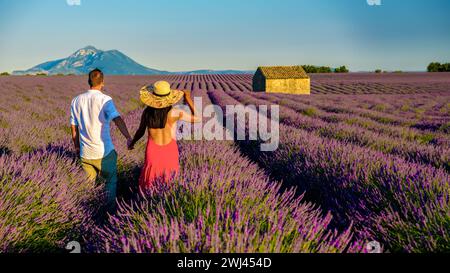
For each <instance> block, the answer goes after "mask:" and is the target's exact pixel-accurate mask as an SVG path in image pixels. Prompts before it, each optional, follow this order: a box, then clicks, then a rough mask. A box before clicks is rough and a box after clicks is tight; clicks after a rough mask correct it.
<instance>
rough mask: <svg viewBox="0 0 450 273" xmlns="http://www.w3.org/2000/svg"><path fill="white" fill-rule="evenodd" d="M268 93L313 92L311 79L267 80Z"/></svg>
mask: <svg viewBox="0 0 450 273" xmlns="http://www.w3.org/2000/svg"><path fill="white" fill-rule="evenodd" d="M266 92H267V93H286V94H299V95H300V94H301V95H310V94H311V80H310V79H273V80H266Z"/></svg>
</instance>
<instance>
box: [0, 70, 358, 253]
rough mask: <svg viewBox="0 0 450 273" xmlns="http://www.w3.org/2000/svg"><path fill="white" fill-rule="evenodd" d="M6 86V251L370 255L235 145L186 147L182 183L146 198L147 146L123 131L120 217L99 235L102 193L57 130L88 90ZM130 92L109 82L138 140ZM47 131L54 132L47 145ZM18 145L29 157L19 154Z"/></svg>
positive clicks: (0, 194) (2, 168)
mask: <svg viewBox="0 0 450 273" xmlns="http://www.w3.org/2000/svg"><path fill="white" fill-rule="evenodd" d="M8 84H9V86H8V87H7V89H6V88H5V89H3V86H2V90H1V91H2V96H3V95H5V96H4V98H5V100H4V101H2V104H1V107H3V108H5V109H6V110H7V112H6V113H4V112H2V118H4V120H6V122H8V126H6V128H3V129H6V130H4V131H3V132H4V133H7V134H2V135H1V138H0V139H1V140H2V141H3V142H4V143H7V145H8V146H7V147H6V148H5V151H4V152H2V153H1V154H0V189H1V190H0V216H1V217H0V239H1V240H0V242H1V243H0V252H50V251H64V247H65V245H66V244H67V243H68V242H69V241H73V240H75V241H78V242H80V243H81V244H82V248H83V251H94V252H359V251H364V244H363V242H362V241H359V240H355V239H354V238H353V236H352V233H351V227H350V226H348V227H347V228H345V229H344V230H343V231H342V232H341V233H338V232H336V231H334V230H333V229H332V228H330V227H329V225H330V222H331V220H332V216H331V214H330V213H325V215H323V214H322V211H321V210H319V209H318V208H317V207H315V206H314V205H313V204H311V203H307V202H305V201H302V199H301V198H299V197H295V195H294V192H293V191H288V192H285V193H283V194H279V188H280V184H279V183H276V182H271V181H270V180H269V179H268V177H267V176H266V175H265V174H264V171H263V170H261V169H259V168H258V167H257V166H256V165H255V164H254V163H251V162H250V161H249V160H248V159H246V158H245V157H243V156H242V155H241V154H240V152H239V151H237V150H236V148H235V147H234V146H233V145H232V143H226V142H185V143H182V144H181V145H180V147H181V162H182V174H181V175H180V177H179V178H178V179H177V180H176V181H174V183H173V184H172V185H171V186H170V187H167V186H162V185H161V186H160V187H159V188H158V190H156V191H154V192H149V193H146V195H144V196H141V195H139V194H138V193H137V191H136V187H135V185H136V182H137V181H136V178H137V175H138V174H139V168H140V166H141V165H142V162H143V156H144V149H145V143H144V142H143V141H142V142H141V143H139V145H137V146H136V150H135V151H132V152H130V151H127V150H126V147H125V143H124V141H123V140H122V139H121V138H120V136H119V133H118V132H117V130H114V131H113V138H114V142H115V146H116V149H117V150H118V153H119V154H120V157H119V163H118V164H119V176H120V187H119V188H121V190H120V195H119V200H118V201H119V203H120V210H119V212H118V213H117V215H113V216H111V217H109V218H108V219H107V223H106V225H103V226H102V227H99V226H97V224H98V222H97V220H101V219H98V218H99V217H101V216H102V214H101V213H99V211H98V208H99V207H101V204H102V194H101V190H100V188H99V187H98V185H95V184H94V183H91V182H88V181H86V180H85V178H84V175H83V172H82V170H81V169H80V166H79V163H78V161H77V159H76V155H74V154H73V152H72V147H71V142H70V140H69V135H68V134H67V133H68V132H66V131H65V130H62V131H61V132H59V129H58V128H62V127H64V126H67V122H68V119H67V117H68V105H69V104H70V98H71V97H72V96H73V95H74V94H75V93H76V92H80V91H79V90H77V89H78V88H79V89H82V85H81V84H82V83H80V82H79V81H74V82H70V81H69V82H65V81H63V80H60V79H57V78H55V79H52V80H49V79H43V80H41V81H40V82H39V81H36V82H35V81H30V82H25V83H24V82H22V83H16V82H10V83H8ZM28 84H29V86H28ZM122 84H124V85H122ZM125 84H127V85H126V88H129V87H128V85H130V83H126V82H125V83H123V82H120V83H117V84H115V83H111V82H110V83H109V84H108V91H109V94H110V95H111V96H112V97H113V98H114V99H115V101H116V103H117V104H118V105H119V108H120V109H121V110H122V111H123V112H124V113H125V112H126V113H127V114H126V116H125V119H126V122H127V124H128V125H129V126H130V129H131V130H132V131H133V130H135V129H136V127H137V126H138V124H139V118H140V114H141V112H142V110H141V109H140V107H139V104H136V103H134V101H132V100H131V99H132V98H133V97H135V95H136V93H137V92H136V91H135V90H130V89H125ZM134 85H136V87H137V86H139V85H140V83H138V84H134ZM119 89H122V92H119V91H115V90H119ZM110 90H114V91H112V92H111V91H110ZM201 95H202V96H203V97H204V98H205V101H206V100H207V95H206V94H205V93H202V94H201ZM24 97H25V98H24ZM28 100H29V101H28ZM14 105H15V106H17V109H15V108H13V107H12V106H14ZM32 113H36V114H32ZM44 114H45V115H49V117H48V119H42V118H41V117H42V116H43V115H44ZM50 116H51V117H52V118H50ZM16 126H19V127H20V129H21V130H16V129H15V127H16ZM29 126H32V127H33V128H35V129H34V130H35V131H33V132H31V131H29V130H28V129H29ZM49 128H50V129H49ZM46 130H54V131H49V133H48V136H47V139H46V140H44V141H43V140H42V139H41V138H40V137H43V136H44V132H45V131H46ZM23 134H26V135H25V136H24V135H23ZM31 136H33V138H30V137H31ZM18 139H21V140H22V141H24V142H25V143H27V144H29V148H28V149H26V150H21V149H18V150H16V149H15V148H16V146H15V145H16V140H18ZM5 140H6V141H5ZM34 141H38V143H37V144H35V143H33V142H34ZM6 149H8V151H7V152H6ZM129 188H130V189H131V191H130V189H129Z"/></svg>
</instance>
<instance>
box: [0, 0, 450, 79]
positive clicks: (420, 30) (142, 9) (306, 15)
mask: <svg viewBox="0 0 450 273" xmlns="http://www.w3.org/2000/svg"><path fill="white" fill-rule="evenodd" d="M381 3H382V5H381V6H369V5H368V4H367V1H366V0H148V1H144V0H126V1H125V0H81V5H80V6H70V5H68V4H67V1H66V0H0V71H12V70H17V69H27V68H30V67H31V66H34V65H36V64H39V63H42V62H44V61H48V60H53V59H58V58H63V57H67V56H68V55H70V54H72V53H73V52H74V51H76V50H77V49H79V48H82V47H84V46H87V45H93V46H95V47H97V48H100V49H105V50H106V49H118V50H120V51H122V52H123V53H125V54H126V55H128V56H130V57H131V58H133V59H134V60H136V61H137V62H139V63H141V64H143V65H146V66H148V67H151V68H156V69H164V70H170V71H184V70H194V69H203V68H211V69H245V70H253V69H255V68H256V67H257V66H258V65H289V64H316V65H329V66H338V65H347V66H348V67H350V69H351V70H353V71H361V70H374V69H376V68H382V69H386V70H397V69H401V70H424V69H425V68H426V66H427V65H428V63H429V62H431V61H440V62H450V16H448V14H450V1H448V0H381Z"/></svg>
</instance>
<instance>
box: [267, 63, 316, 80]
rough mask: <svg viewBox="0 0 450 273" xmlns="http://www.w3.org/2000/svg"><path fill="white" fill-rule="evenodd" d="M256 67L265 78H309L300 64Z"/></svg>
mask: <svg viewBox="0 0 450 273" xmlns="http://www.w3.org/2000/svg"><path fill="white" fill-rule="evenodd" d="M258 69H260V70H261V72H262V74H263V75H264V77H265V78H266V79H309V77H308V74H306V72H305V70H304V69H303V67H301V66H261V67H259V68H258Z"/></svg>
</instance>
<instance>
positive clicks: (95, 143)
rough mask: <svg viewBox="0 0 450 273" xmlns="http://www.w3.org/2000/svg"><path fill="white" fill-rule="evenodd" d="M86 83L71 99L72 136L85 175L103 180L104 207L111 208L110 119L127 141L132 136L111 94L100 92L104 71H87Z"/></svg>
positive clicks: (113, 185)
mask: <svg viewBox="0 0 450 273" xmlns="http://www.w3.org/2000/svg"><path fill="white" fill-rule="evenodd" d="M89 86H90V90H88V91H87V92H86V93H84V94H81V95H79V96H77V97H76V98H74V99H73V100H72V105H71V111H70V123H71V125H72V139H73V142H74V145H75V150H76V152H77V154H79V155H80V157H81V165H82V167H83V169H84V170H85V172H86V173H87V175H88V177H89V179H91V180H95V179H97V178H98V177H99V176H100V177H102V178H103V179H104V180H105V182H106V185H105V189H106V197H107V198H106V199H107V209H108V211H110V212H111V211H114V209H115V206H116V191H117V153H116V151H115V149H114V145H113V142H112V139H111V135H110V123H111V121H114V123H115V124H116V126H117V127H118V128H119V130H120V132H121V133H122V135H123V136H124V137H125V138H126V139H127V145H129V144H130V143H131V141H132V138H131V136H130V134H129V133H128V129H127V126H126V125H125V122H124V121H123V119H122V118H121V117H120V114H119V112H118V111H117V110H116V107H115V106H114V102H113V100H112V99H111V97H109V96H107V95H105V94H103V93H102V89H103V87H104V75H103V72H102V71H101V70H99V69H95V70H93V71H91V72H90V73H89Z"/></svg>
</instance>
